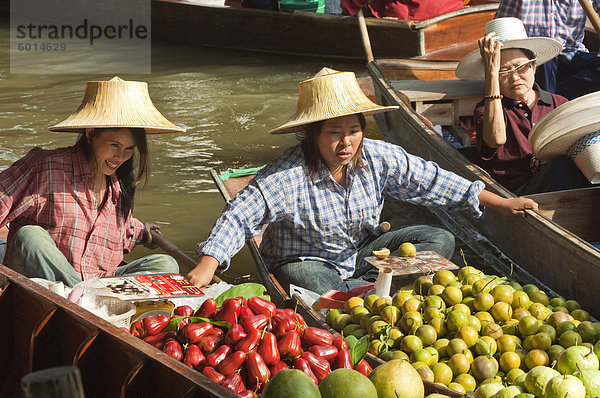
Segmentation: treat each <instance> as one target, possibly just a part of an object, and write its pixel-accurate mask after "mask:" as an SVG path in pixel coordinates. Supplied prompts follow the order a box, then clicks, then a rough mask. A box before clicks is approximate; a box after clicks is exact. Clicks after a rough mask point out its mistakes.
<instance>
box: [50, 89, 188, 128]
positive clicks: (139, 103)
mask: <svg viewBox="0 0 600 398" xmlns="http://www.w3.org/2000/svg"><path fill="white" fill-rule="evenodd" d="M87 128H143V129H145V130H146V133H148V134H155V133H176V132H184V131H185V129H184V128H181V127H179V126H176V125H174V124H173V123H171V122H170V121H168V120H167V119H166V118H165V117H164V116H163V115H162V114H161V113H160V112H159V111H158V109H156V107H155V106H154V104H153V103H152V100H151V99H150V95H149V94H148V83H146V82H136V81H126V80H122V79H121V78H119V77H113V78H112V79H110V80H108V81H96V82H87V84H86V87H85V94H84V95H83V100H82V101H81V105H79V108H77V110H76V111H75V113H73V114H72V115H71V116H69V117H68V118H67V119H66V120H64V121H62V122H60V123H58V124H57V125H55V126H52V127H50V131H64V132H69V133H71V132H73V133H82V132H84V131H85V129H87Z"/></svg>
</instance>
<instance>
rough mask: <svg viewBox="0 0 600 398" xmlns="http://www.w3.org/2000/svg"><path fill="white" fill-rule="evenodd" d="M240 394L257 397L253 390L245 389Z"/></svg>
mask: <svg viewBox="0 0 600 398" xmlns="http://www.w3.org/2000/svg"><path fill="white" fill-rule="evenodd" d="M238 395H239V396H240V397H242V398H256V394H255V393H254V391H252V390H244V391H242V392H241V393H239V394H238Z"/></svg>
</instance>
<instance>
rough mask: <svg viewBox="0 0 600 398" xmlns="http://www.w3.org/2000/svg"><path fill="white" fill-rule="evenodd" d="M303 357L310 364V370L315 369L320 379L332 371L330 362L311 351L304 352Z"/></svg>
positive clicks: (314, 371)
mask: <svg viewBox="0 0 600 398" xmlns="http://www.w3.org/2000/svg"><path fill="white" fill-rule="evenodd" d="M301 358H304V359H306V362H308V364H309V365H310V370H312V371H313V373H314V374H315V376H317V379H319V381H321V380H323V379H324V378H325V376H327V375H328V374H329V373H330V372H331V366H330V365H329V362H328V361H327V360H325V359H323V358H319V357H317V356H316V355H314V354H313V353H312V352H310V351H305V352H303V353H302V355H301Z"/></svg>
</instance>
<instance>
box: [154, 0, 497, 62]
mask: <svg viewBox="0 0 600 398" xmlns="http://www.w3.org/2000/svg"><path fill="white" fill-rule="evenodd" d="M497 7H498V3H496V2H493V1H488V0H478V1H473V2H472V5H469V6H466V7H465V8H463V9H460V10H457V11H453V12H450V13H447V14H443V15H440V16H438V17H435V18H431V19H429V20H425V21H399V20H396V19H379V18H366V23H367V26H368V29H369V36H370V38H371V42H372V47H373V51H374V53H375V54H377V56H378V57H390V58H398V57H405V58H413V57H414V58H419V59H432V60H450V61H456V60H459V59H460V58H461V57H462V56H463V55H464V54H466V53H467V52H468V51H471V50H472V49H474V48H475V45H476V43H475V40H476V39H478V38H479V37H481V36H482V34H483V32H484V29H485V23H486V22H487V21H488V20H490V19H491V18H493V16H494V13H495V10H496V8H497ZM152 37H153V38H154V39H160V40H167V41H174V42H179V43H184V44H192V45H202V46H211V47H223V48H230V49H235V50H245V51H260V52H267V53H279V54H291V55H308V56H315V57H319V58H343V59H355V60H361V62H362V61H364V59H365V56H364V52H363V46H362V39H361V35H360V30H359V26H358V22H357V18H356V17H350V16H340V15H331V14H318V13H315V12H305V11H295V12H284V11H266V10H257V9H249V8H242V5H241V0H197V1H183V0H153V1H152Z"/></svg>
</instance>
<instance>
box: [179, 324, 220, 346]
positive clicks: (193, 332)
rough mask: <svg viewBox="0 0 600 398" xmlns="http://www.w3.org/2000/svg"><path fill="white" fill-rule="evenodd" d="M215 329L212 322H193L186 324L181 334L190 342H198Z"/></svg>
mask: <svg viewBox="0 0 600 398" xmlns="http://www.w3.org/2000/svg"><path fill="white" fill-rule="evenodd" d="M211 330H213V325H212V323H210V322H201V323H191V324H189V325H185V326H184V327H183V328H182V329H181V330H180V331H179V333H180V335H181V337H182V338H183V340H184V341H186V342H188V343H194V344H196V343H198V342H199V341H200V340H201V339H202V338H203V337H204V336H206V335H207V334H208V332H210V331H211Z"/></svg>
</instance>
